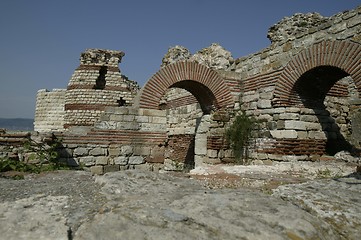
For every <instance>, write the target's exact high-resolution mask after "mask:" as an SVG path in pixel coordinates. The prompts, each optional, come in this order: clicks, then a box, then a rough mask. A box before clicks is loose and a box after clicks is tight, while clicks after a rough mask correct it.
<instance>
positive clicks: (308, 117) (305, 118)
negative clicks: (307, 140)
mask: <svg viewBox="0 0 361 240" xmlns="http://www.w3.org/2000/svg"><path fill="white" fill-rule="evenodd" d="M300 120H301V121H304V122H318V118H317V116H315V115H301V116H300Z"/></svg>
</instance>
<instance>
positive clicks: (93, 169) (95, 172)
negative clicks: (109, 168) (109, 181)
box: [90, 166, 104, 175]
mask: <svg viewBox="0 0 361 240" xmlns="http://www.w3.org/2000/svg"><path fill="white" fill-rule="evenodd" d="M90 172H91V173H92V174H93V175H102V174H104V168H103V166H92V167H90Z"/></svg>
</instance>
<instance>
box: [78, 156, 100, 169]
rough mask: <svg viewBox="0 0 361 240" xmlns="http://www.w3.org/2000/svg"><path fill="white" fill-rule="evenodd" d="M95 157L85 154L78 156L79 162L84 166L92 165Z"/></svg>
mask: <svg viewBox="0 0 361 240" xmlns="http://www.w3.org/2000/svg"><path fill="white" fill-rule="evenodd" d="M95 161H96V158H95V157H93V156H87V157H80V158H79V163H80V164H84V165H85V166H86V167H89V166H94V165H95Z"/></svg>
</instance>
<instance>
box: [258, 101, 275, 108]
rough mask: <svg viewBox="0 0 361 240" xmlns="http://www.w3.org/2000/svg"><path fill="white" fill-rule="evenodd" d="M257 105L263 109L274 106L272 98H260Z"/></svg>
mask: <svg viewBox="0 0 361 240" xmlns="http://www.w3.org/2000/svg"><path fill="white" fill-rule="evenodd" d="M257 107H258V108H261V109H264V108H272V104H271V100H266V99H260V100H258V102H257Z"/></svg>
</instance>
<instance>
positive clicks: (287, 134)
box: [270, 130, 297, 138]
mask: <svg viewBox="0 0 361 240" xmlns="http://www.w3.org/2000/svg"><path fill="white" fill-rule="evenodd" d="M270 133H271V136H272V137H273V138H297V132H296V130H271V131H270Z"/></svg>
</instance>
